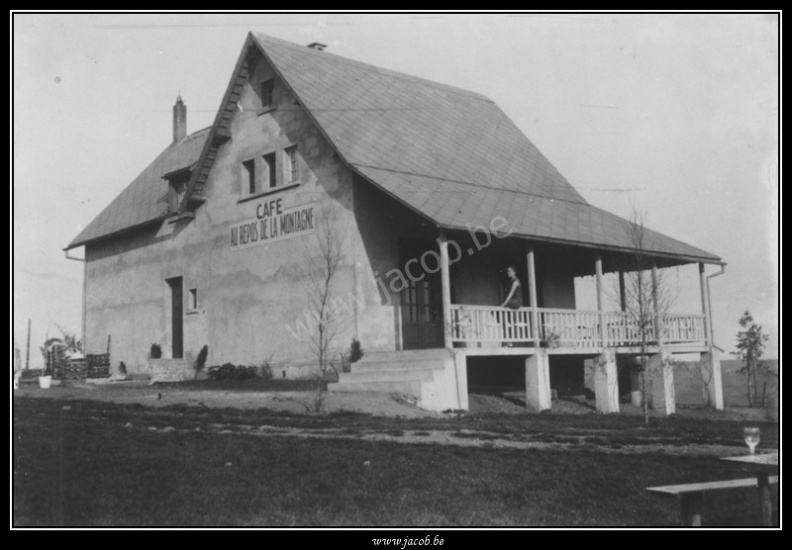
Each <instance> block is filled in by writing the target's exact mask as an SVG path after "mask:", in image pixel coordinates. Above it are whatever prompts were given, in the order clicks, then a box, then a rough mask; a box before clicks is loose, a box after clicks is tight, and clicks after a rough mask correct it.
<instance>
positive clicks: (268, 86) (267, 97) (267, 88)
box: [260, 78, 275, 109]
mask: <svg viewBox="0 0 792 550" xmlns="http://www.w3.org/2000/svg"><path fill="white" fill-rule="evenodd" d="M260 92H261V108H262V109H268V108H270V107H273V106H274V104H275V79H273V78H269V79H267V80H264V81H263V82H262V83H261V90H260Z"/></svg>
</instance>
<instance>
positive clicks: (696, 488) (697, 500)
mask: <svg viewBox="0 0 792 550" xmlns="http://www.w3.org/2000/svg"><path fill="white" fill-rule="evenodd" d="M770 483H775V484H777V483H778V476H770ZM745 487H754V488H756V487H758V485H757V481H756V478H755V477H750V478H746V479H730V480H728V481H708V482H705V483H687V484H685V485H665V486H663V487H647V488H646V490H647V491H649V492H650V493H653V494H656V495H661V496H667V497H669V496H675V497H679V503H680V508H679V519H680V522H681V523H682V525H684V526H690V527H701V503H702V501H703V499H704V493H708V492H710V491H720V490H723V489H741V488H745Z"/></svg>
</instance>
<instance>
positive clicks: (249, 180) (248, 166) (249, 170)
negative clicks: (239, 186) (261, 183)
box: [242, 159, 257, 194]
mask: <svg viewBox="0 0 792 550" xmlns="http://www.w3.org/2000/svg"><path fill="white" fill-rule="evenodd" d="M242 167H243V168H244V175H245V176H246V179H245V185H246V186H247V192H248V193H250V194H252V193H255V192H256V191H257V189H256V161H254V160H252V159H251V160H246V161H244V162H243V163H242Z"/></svg>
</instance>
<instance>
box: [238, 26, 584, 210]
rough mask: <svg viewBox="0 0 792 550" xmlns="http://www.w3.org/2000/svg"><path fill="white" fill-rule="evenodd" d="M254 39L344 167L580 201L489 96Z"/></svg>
mask: <svg viewBox="0 0 792 550" xmlns="http://www.w3.org/2000/svg"><path fill="white" fill-rule="evenodd" d="M254 36H255V38H256V40H257V42H258V44H259V45H260V46H261V48H262V50H263V52H264V54H265V55H266V56H267V57H268V58H269V59H270V60H271V61H272V63H273V65H274V66H275V69H276V70H277V71H278V72H279V73H280V74H281V76H282V77H283V79H284V80H285V81H286V83H287V84H288V85H289V86H290V87H291V88H292V90H293V91H294V92H295V93H296V94H297V96H298V97H299V99H300V101H301V102H302V103H303V105H304V106H305V108H306V109H307V110H308V112H309V113H311V115H312V116H313V117H314V118H315V119H316V121H317V122H318V124H319V125H320V127H321V128H322V129H323V130H324V131H325V133H326V134H327V136H328V137H329V138H330V139H331V141H332V142H333V143H334V144H335V146H336V147H337V148H338V149H339V150H340V151H341V153H342V154H343V156H344V159H345V160H346V161H347V162H348V163H349V164H351V165H353V166H355V167H360V168H364V167H372V168H378V169H383V170H390V171H393V172H400V173H404V174H418V175H421V176H428V177H434V178H439V179H441V180H445V181H460V182H469V183H477V184H479V185H485V186H487V187H489V188H492V189H503V190H511V191H522V192H528V193H535V194H539V195H541V196H546V197H550V198H557V199H565V200H570V201H575V202H582V203H584V202H585V200H584V199H583V197H581V196H580V194H579V193H578V192H577V191H576V190H575V189H574V188H573V187H572V186H571V185H570V184H569V182H568V181H567V180H566V179H565V178H564V177H563V176H562V175H561V174H560V173H559V172H558V170H556V169H555V167H554V166H553V165H552V164H550V162H549V161H548V160H547V159H546V158H545V157H544V155H542V153H541V152H539V149H537V148H536V147H535V146H534V145H533V143H531V142H530V140H528V138H526V137H525V135H524V134H523V133H522V132H520V130H519V129H518V128H517V127H516V126H515V125H514V123H513V122H512V121H511V120H509V118H508V117H507V116H506V115H505V114H504V113H503V111H501V110H500V108H498V106H497V105H495V103H493V102H492V101H491V100H490V99H488V98H487V97H485V96H483V95H480V94H477V93H474V92H470V91H467V90H462V89H459V88H454V87H452V86H446V85H443V84H438V83H436V82H431V81H428V80H424V79H422V78H417V77H414V76H409V75H406V74H402V73H397V72H394V71H389V70H385V69H381V68H379V67H374V66H372V65H367V64H365V63H360V62H358V61H352V60H350V59H346V58H344V57H339V56H337V55H333V54H331V53H328V52H326V51H321V52H320V51H317V50H314V49H312V48H306V47H304V46H298V45H296V44H292V43H290V42H285V41H283V40H278V39H276V38H271V37H268V36H264V35H260V34H255V35H254Z"/></svg>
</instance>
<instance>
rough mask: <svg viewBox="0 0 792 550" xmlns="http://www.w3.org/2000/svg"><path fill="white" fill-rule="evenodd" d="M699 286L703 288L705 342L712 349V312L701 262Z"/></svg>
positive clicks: (702, 304) (699, 265) (699, 266)
mask: <svg viewBox="0 0 792 550" xmlns="http://www.w3.org/2000/svg"><path fill="white" fill-rule="evenodd" d="M698 268H699V285H700V286H701V313H702V314H703V315H704V342H705V343H706V344H707V345H708V346H710V348H711V347H712V346H711V345H712V342H710V333H709V330H710V329H709V327H710V318H709V317H710V312H709V308H708V307H707V304H708V303H709V299H708V296H707V277H706V276H705V275H704V262H699V264H698Z"/></svg>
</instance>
